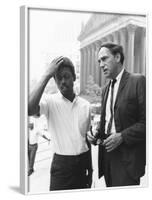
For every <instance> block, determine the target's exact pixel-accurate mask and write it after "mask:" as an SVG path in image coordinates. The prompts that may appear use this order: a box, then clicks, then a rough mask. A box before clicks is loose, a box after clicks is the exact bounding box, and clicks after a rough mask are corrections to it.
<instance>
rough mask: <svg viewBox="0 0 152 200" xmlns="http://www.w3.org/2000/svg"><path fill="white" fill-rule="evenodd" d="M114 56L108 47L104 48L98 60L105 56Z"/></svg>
mask: <svg viewBox="0 0 152 200" xmlns="http://www.w3.org/2000/svg"><path fill="white" fill-rule="evenodd" d="M109 55H112V54H111V52H110V50H109V49H108V48H106V47H102V48H101V49H100V51H99V53H98V58H102V57H104V56H109Z"/></svg>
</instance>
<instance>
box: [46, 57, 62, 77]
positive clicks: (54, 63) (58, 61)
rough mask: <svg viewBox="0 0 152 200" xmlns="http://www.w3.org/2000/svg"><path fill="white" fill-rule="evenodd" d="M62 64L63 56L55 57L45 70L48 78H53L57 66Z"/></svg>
mask: <svg viewBox="0 0 152 200" xmlns="http://www.w3.org/2000/svg"><path fill="white" fill-rule="evenodd" d="M62 62H63V56H60V57H57V58H55V59H54V60H52V62H51V63H50V64H49V66H48V68H47V70H46V75H47V76H49V77H52V76H54V74H55V72H56V70H57V68H58V66H59V65H60V64H61V63H62Z"/></svg>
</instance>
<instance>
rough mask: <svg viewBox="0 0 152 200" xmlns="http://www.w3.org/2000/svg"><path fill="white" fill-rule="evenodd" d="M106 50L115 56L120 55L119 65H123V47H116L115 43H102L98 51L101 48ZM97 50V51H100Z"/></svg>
mask: <svg viewBox="0 0 152 200" xmlns="http://www.w3.org/2000/svg"><path fill="white" fill-rule="evenodd" d="M103 47H105V48H107V49H109V51H110V52H111V53H112V54H113V55H114V56H115V55H116V54H117V53H119V54H120V62H121V64H123V62H124V53H123V47H122V46H121V45H118V44H115V43H112V42H111V43H110V42H107V43H103V44H102V45H101V46H100V49H101V48H103ZM100 49H99V51H100Z"/></svg>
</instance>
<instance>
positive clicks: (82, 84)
mask: <svg viewBox="0 0 152 200" xmlns="http://www.w3.org/2000/svg"><path fill="white" fill-rule="evenodd" d="M80 56H81V65H80V92H83V90H84V70H85V65H84V49H81V50H80Z"/></svg>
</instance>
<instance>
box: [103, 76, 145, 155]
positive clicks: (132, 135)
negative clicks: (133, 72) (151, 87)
mask: <svg viewBox="0 0 152 200" xmlns="http://www.w3.org/2000/svg"><path fill="white" fill-rule="evenodd" d="M136 94H137V104H138V115H137V113H134V114H135V115H137V116H136V117H137V118H138V120H137V122H136V123H134V124H133V125H131V126H129V127H128V128H126V129H124V130H123V131H121V133H112V134H111V135H110V136H109V137H108V138H107V139H106V140H105V141H104V143H103V145H105V147H106V149H107V151H108V152H110V151H112V150H114V149H115V148H116V147H117V146H119V145H120V144H121V143H122V142H123V143H125V144H127V145H133V144H137V143H140V142H144V141H145V139H146V109H145V108H146V80H145V77H144V76H141V77H140V78H139V79H138V82H137V85H136Z"/></svg>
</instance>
